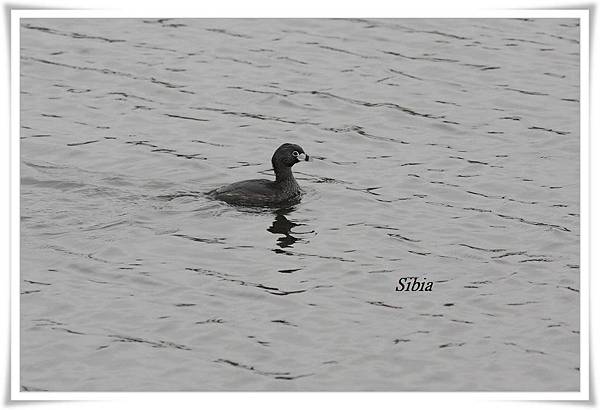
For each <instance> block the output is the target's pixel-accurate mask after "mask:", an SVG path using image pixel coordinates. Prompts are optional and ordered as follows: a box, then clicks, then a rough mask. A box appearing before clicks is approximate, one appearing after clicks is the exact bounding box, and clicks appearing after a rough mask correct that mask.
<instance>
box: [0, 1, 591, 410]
mask: <svg viewBox="0 0 600 410" xmlns="http://www.w3.org/2000/svg"><path fill="white" fill-rule="evenodd" d="M260 11H261V10H260V8H259V9H258V10H257V11H255V12H253V11H252V10H249V9H248V8H244V7H241V8H239V9H238V10H235V9H232V11H231V12H228V13H227V16H226V17H264V14H259V13H260ZM249 12H250V13H249ZM253 13H254V14H253ZM183 14H184V13H181V12H179V13H178V12H172V11H150V12H147V13H140V12H139V11H137V9H136V10H132V11H126V10H11V16H10V19H11V38H10V44H11V61H10V68H11V122H10V125H11V135H10V151H11V152H10V170H11V180H10V195H11V198H10V211H11V218H10V239H11V243H10V245H11V246H10V268H11V298H10V302H11V325H10V329H11V352H10V359H11V361H10V367H11V369H10V370H11V379H10V393H11V395H10V399H11V400H36V401H37V400H114V399H141V398H143V397H144V396H145V398H150V399H152V400H154V401H156V400H157V399H158V400H159V402H162V401H165V402H168V400H170V399H171V398H173V395H174V394H175V395H184V396H186V397H188V398H190V397H191V398H196V399H198V398H200V395H206V394H210V395H212V396H213V398H214V397H215V395H216V396H217V398H218V399H219V401H220V399H221V398H223V397H222V396H223V395H227V394H231V393H229V392H219V393H206V392H133V393H130V392H127V393H126V392H35V391H32V392H23V391H20V387H21V383H20V304H19V301H20V283H21V278H20V138H19V135H20V134H19V133H20V31H19V29H20V19H22V18H168V17H170V18H194V17H198V18H214V17H224V16H223V15H222V14H218V13H215V12H214V11H211V10H207V11H206V12H203V15H196V16H190V15H187V16H186V15H183ZM271 17H282V18H283V17H285V16H270V17H269V18H271ZM303 17H356V16H355V15H354V14H353V12H352V10H344V8H338V9H337V10H336V14H335V15H330V16H323V13H322V12H321V13H318V12H316V10H311V11H310V12H308V13H307V14H305V15H303ZM370 17H373V18H375V16H370ZM386 17H390V16H386ZM395 17H398V18H526V17H531V18H578V19H579V20H580V235H581V236H580V265H579V266H580V335H579V336H580V391H578V392H452V393H448V392H397V393H366V394H359V395H356V394H355V395H354V396H353V398H352V400H353V402H354V404H358V405H365V406H369V407H372V406H373V404H374V400H373V399H375V397H374V396H373V394H377V395H384V396H387V398H388V400H389V399H390V396H388V395H389V394H394V395H402V398H401V400H405V399H408V398H409V397H410V399H411V401H412V400H415V399H416V400H419V401H421V400H424V399H428V398H430V397H427V396H432V395H433V396H434V399H436V401H437V402H439V403H442V404H443V403H446V402H447V400H448V399H456V400H473V399H476V400H481V399H486V400H589V388H590V378H589V376H590V355H589V354H590V351H589V346H590V345H589V344H590V333H589V331H590V327H589V326H590V319H589V315H590V311H589V306H590V296H589V289H590V187H591V186H590V148H591V147H590V98H589V94H590V81H589V80H590V77H589V76H590V72H589V68H590V56H589V54H590V43H589V40H590V32H589V10H587V9H585V10H494V11H485V10H484V11H482V10H478V11H473V10H471V11H457V12H448V11H443V12H431V13H429V12H427V13H426V14H424V13H414V12H403V13H402V15H401V16H395ZM264 394H272V395H278V396H281V395H286V397H285V398H283V397H281V398H282V399H283V400H282V401H281V403H282V404H284V403H288V404H285V405H286V407H289V404H290V403H289V402H290V400H289V399H290V398H291V396H290V395H291V394H293V395H294V397H293V399H294V401H296V404H301V405H302V403H304V404H307V403H308V401H307V399H308V397H307V394H306V393H303V394H297V393H274V392H269V393H266V392H263V393H255V392H253V393H235V395H237V396H238V399H244V398H246V399H247V398H254V399H256V398H258V399H259V400H261V401H262V400H263V399H265V396H264ZM314 394H318V395H321V398H323V397H322V394H323V393H314ZM311 395H313V393H309V394H308V396H311ZM336 395H337V394H336ZM313 398H314V397H313ZM393 399H394V400H398V399H400V398H399V397H397V396H396V397H394V398H393ZM211 401H212V400H211ZM390 401H391V400H390ZM239 402H240V404H241V403H244V402H243V401H242V400H239ZM334 403H335V402H334ZM396 403H397V402H396ZM292 407H295V406H292Z"/></svg>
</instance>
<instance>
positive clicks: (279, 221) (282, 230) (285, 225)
mask: <svg viewBox="0 0 600 410" xmlns="http://www.w3.org/2000/svg"><path fill="white" fill-rule="evenodd" d="M293 210H294V209H293V208H282V209H278V210H276V211H275V212H274V214H275V220H274V221H273V223H272V224H271V226H270V227H268V228H267V231H269V232H271V233H274V234H282V235H283V236H280V237H279V238H278V239H277V246H279V247H280V248H291V247H292V245H293V244H294V243H295V242H296V241H297V240H298V238H296V237H295V236H293V235H291V234H290V232H291V231H292V229H293V228H294V227H296V226H300V225H304V224H300V223H296V222H292V221H290V220H289V219H287V218H286V215H287V214H289V213H290V212H291V211H293Z"/></svg>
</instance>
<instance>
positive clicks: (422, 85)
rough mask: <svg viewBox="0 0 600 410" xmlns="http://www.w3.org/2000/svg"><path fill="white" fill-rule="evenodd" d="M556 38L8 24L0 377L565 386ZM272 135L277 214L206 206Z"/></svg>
mask: <svg viewBox="0 0 600 410" xmlns="http://www.w3.org/2000/svg"><path fill="white" fill-rule="evenodd" d="M578 38H579V25H578V21H577V20H574V19H570V20H569V19H567V20H561V19H471V20H450V19H425V20H419V19H405V20H366V19H365V20H363V19H350V20H344V19H341V20H320V19H319V20H283V19H279V20H278V19H274V20H273V19H271V20H251V19H248V20H208V19H204V20H202V19H161V20H155V19H151V20H150V19H149V20H143V19H138V20H133V19H87V20H85V19H25V20H22V26H21V123H20V124H21V384H22V389H23V390H49V391H105V390H112V391H117V390H118V391H153V390H161V391H163V390H392V391H400V390H419V391H433V390H444V391H459V390H483V391H490V390H492V391H504V390H506V391H553V390H560V391H573V390H578V389H579V283H580V282H579V223H580V222H579V221H580V220H579V85H578V84H579V41H578ZM283 142H294V143H297V144H299V145H301V146H302V147H303V148H304V150H305V151H306V152H307V153H308V154H309V155H311V156H312V157H313V158H314V161H313V162H310V163H302V164H298V165H296V166H295V167H294V171H295V175H296V178H297V179H298V182H299V184H300V185H301V186H302V187H303V189H304V190H305V192H306V193H305V195H304V198H303V200H302V202H301V203H300V204H298V205H296V206H295V207H292V208H288V209H280V210H277V209H240V208H236V207H232V206H229V205H227V204H224V203H221V202H218V201H213V200H210V199H208V198H206V197H205V196H204V195H203V193H204V192H206V191H209V190H210V189H213V188H216V187H218V186H221V185H223V184H227V183H231V182H234V181H238V180H243V179H250V178H271V177H272V172H271V170H270V168H271V166H270V158H271V155H272V153H273V151H274V150H275V148H277V147H278V146H279V145H280V144H281V143H283ZM408 276H417V277H419V278H420V279H421V280H426V281H432V282H433V290H432V291H431V292H396V291H395V289H396V286H397V284H398V280H399V279H400V278H402V277H408Z"/></svg>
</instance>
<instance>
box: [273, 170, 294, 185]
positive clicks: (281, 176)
mask: <svg viewBox="0 0 600 410" xmlns="http://www.w3.org/2000/svg"><path fill="white" fill-rule="evenodd" d="M274 170H275V181H276V182H278V183H281V184H287V183H291V184H294V183H296V180H295V179H294V174H292V168H291V167H275V168H274Z"/></svg>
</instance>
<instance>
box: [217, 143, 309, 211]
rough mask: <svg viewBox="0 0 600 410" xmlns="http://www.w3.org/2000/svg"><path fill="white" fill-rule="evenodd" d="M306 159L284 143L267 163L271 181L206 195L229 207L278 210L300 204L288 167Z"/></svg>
mask: <svg viewBox="0 0 600 410" xmlns="http://www.w3.org/2000/svg"><path fill="white" fill-rule="evenodd" d="M309 160H310V157H309V156H308V154H306V153H305V152H304V150H303V149H302V147H301V146H299V145H297V144H290V143H285V144H283V145H281V146H280V147H279V148H277V149H276V150H275V153H274V154H273V157H272V158H271V164H272V165H273V170H274V171H275V181H271V180H268V179H249V180H246V181H239V182H234V183H233V184H230V185H225V186H223V187H220V188H217V189H215V190H213V191H210V192H208V195H209V196H210V197H212V198H214V199H218V200H220V201H224V202H227V203H229V204H232V205H241V206H252V207H280V206H283V205H289V204H293V203H297V202H299V201H300V198H301V196H302V190H301V189H300V185H298V182H296V179H295V178H294V175H293V174H292V167H293V166H294V165H295V164H297V163H299V162H302V161H309Z"/></svg>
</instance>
